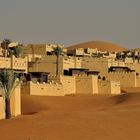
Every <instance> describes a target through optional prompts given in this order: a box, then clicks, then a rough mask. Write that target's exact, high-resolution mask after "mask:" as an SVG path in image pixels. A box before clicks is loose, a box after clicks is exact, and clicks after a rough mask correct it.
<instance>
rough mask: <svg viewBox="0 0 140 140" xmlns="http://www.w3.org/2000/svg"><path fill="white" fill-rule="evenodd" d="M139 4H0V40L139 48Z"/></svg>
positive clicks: (5, 0)
mask: <svg viewBox="0 0 140 140" xmlns="http://www.w3.org/2000/svg"><path fill="white" fill-rule="evenodd" d="M139 13H140V0H0V40H2V39H3V38H11V39H13V40H16V41H19V42H22V43H45V42H48V43H62V44H65V45H66V46H67V45H72V44H76V43H80V42H85V41H91V40H105V41H111V42H114V43H117V44H120V45H122V46H124V47H128V48H138V47H140V15H139Z"/></svg>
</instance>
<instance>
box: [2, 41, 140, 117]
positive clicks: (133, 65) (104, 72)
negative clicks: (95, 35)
mask: <svg viewBox="0 0 140 140" xmlns="http://www.w3.org/2000/svg"><path fill="white" fill-rule="evenodd" d="M18 47H19V48H20V49H19V48H18ZM15 48H16V49H17V48H18V49H19V50H21V51H17V52H16V53H11V54H10V53H9V55H5V52H6V51H7V52H8V51H9V50H10V51H11V52H13V50H15ZM18 49H17V50H18ZM10 51H9V52H10ZM7 54H8V53H7ZM139 60H140V50H138V49H136V50H127V49H124V48H122V47H120V46H117V45H114V44H112V43H108V42H102V41H95V42H88V43H84V44H78V45H75V46H71V47H67V48H66V47H64V45H59V44H28V45H19V43H17V42H11V43H9V44H8V45H7V47H5V46H4V45H3V43H0V70H2V69H12V70H15V71H17V72H19V73H21V74H22V76H23V78H22V82H21V83H20V85H18V86H17V87H16V89H15V90H14V92H13V94H12V96H11V98H10V104H11V114H12V116H17V115H20V114H21V94H29V95H40V96H65V95H78V94H80V95H82V94H84V95H85V94H91V95H94V94H122V93H123V92H124V90H123V89H124V88H130V87H133V88H137V87H140V61H139ZM4 118H5V111H4V101H3V97H2V94H0V119H4Z"/></svg>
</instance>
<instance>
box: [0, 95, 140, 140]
mask: <svg viewBox="0 0 140 140" xmlns="http://www.w3.org/2000/svg"><path fill="white" fill-rule="evenodd" d="M22 114H23V115H22V116H19V117H17V118H14V119H11V120H1V121H0V134H1V137H0V139H4V140H15V139H19V140H93V139H94V140H139V139H140V133H139V130H140V117H139V116H140V94H139V93H133V94H123V95H118V96H109V95H104V96H99V95H98V96H66V97H40V96H28V95H22Z"/></svg>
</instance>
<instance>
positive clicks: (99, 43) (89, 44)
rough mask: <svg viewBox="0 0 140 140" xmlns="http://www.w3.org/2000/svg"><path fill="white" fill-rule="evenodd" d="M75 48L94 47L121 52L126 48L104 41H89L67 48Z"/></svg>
mask: <svg viewBox="0 0 140 140" xmlns="http://www.w3.org/2000/svg"><path fill="white" fill-rule="evenodd" d="M75 48H94V49H95V48H97V49H98V50H100V51H108V52H114V51H115V52H121V51H125V50H126V49H125V48H124V47H121V46H120V45H116V44H113V43H110V42H105V41H90V42H86V43H81V44H77V45H73V46H70V47H68V49H75Z"/></svg>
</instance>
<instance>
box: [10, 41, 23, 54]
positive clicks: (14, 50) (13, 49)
mask: <svg viewBox="0 0 140 140" xmlns="http://www.w3.org/2000/svg"><path fill="white" fill-rule="evenodd" d="M22 46H23V45H22V44H18V45H16V46H14V47H11V48H9V52H8V54H9V56H12V55H14V56H15V57H20V56H21V53H22Z"/></svg>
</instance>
